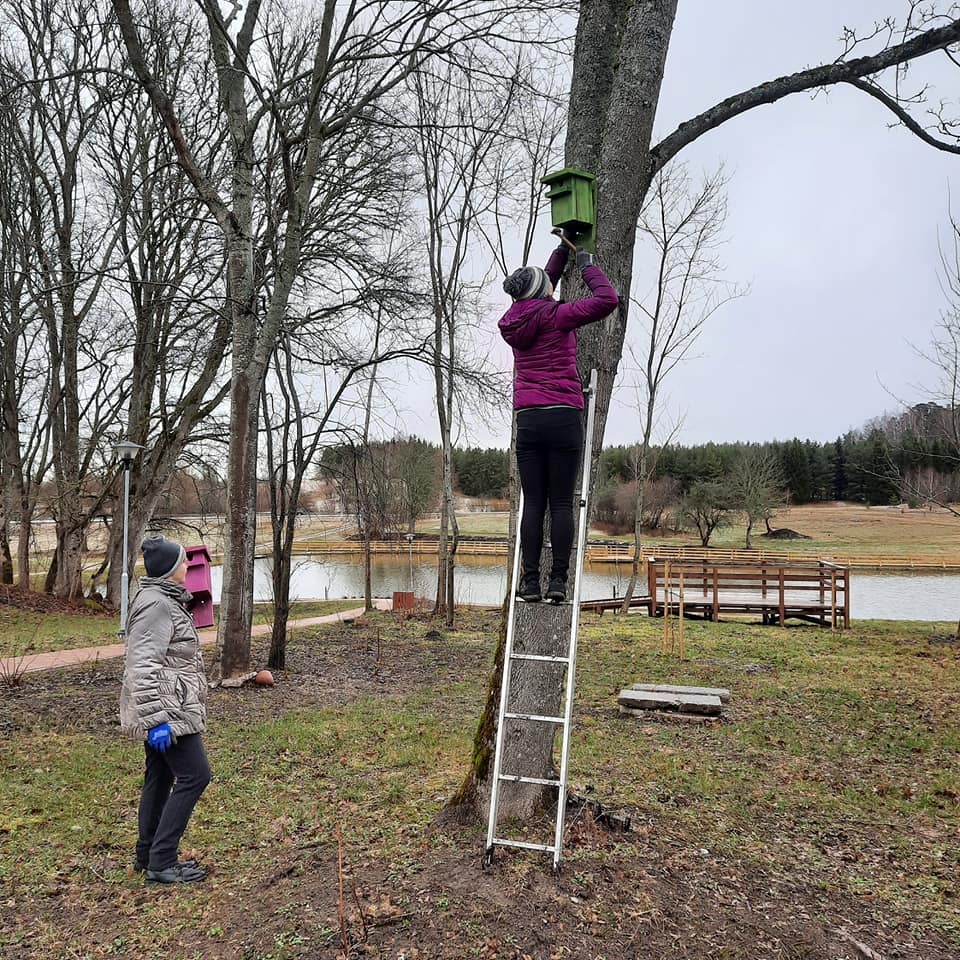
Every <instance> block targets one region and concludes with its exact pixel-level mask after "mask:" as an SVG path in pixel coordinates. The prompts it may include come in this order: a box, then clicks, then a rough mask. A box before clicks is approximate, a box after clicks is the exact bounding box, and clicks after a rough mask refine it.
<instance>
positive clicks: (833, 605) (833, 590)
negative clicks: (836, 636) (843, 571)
mask: <svg viewBox="0 0 960 960" xmlns="http://www.w3.org/2000/svg"><path fill="white" fill-rule="evenodd" d="M836 629H837V571H836V569H831V570H830V630H831V632H833V631H835V630H836Z"/></svg>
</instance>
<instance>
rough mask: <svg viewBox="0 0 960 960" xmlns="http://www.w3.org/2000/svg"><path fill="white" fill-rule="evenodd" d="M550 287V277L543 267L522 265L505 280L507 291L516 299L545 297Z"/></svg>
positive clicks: (504, 286) (504, 285) (504, 284)
mask: <svg viewBox="0 0 960 960" xmlns="http://www.w3.org/2000/svg"><path fill="white" fill-rule="evenodd" d="M549 288H550V278H549V277H548V276H547V271H546V270H544V269H543V268H542V267H521V268H520V269H519V270H514V271H513V273H511V274H510V276H509V277H507V279H506V280H504V281H503V289H504V292H505V293H509V294H510V296H511V297H513V299H514V300H535V299H537V298H538V297H545V296H546V295H547V290H548V289H549Z"/></svg>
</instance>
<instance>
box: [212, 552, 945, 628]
mask: <svg viewBox="0 0 960 960" xmlns="http://www.w3.org/2000/svg"><path fill="white" fill-rule="evenodd" d="M221 572H222V571H221V568H220V567H214V568H213V571H212V580H213V593H214V600H215V601H217V600H219V597H220V584H221ZM627 573H628V567H627V566H625V565H622V564H611V563H597V564H587V567H586V568H585V569H584V574H583V583H582V584H581V589H580V593H581V597H582V599H584V600H599V599H604V598H607V597H619V596H623V591H624V588H625V586H626V582H627ZM436 580H437V566H436V563H430V562H426V561H423V560H422V558H417V557H414V559H413V564H412V567H411V564H410V562H409V561H408V560H402V559H399V558H397V557H395V556H389V557H385V556H380V557H375V558H374V563H373V593H374V595H375V596H380V597H389V596H391V595H392V594H393V592H394V591H395V590H411V589H412V590H413V592H414V593H415V594H416V595H417V596H420V597H433V596H435V594H436ZM506 588H507V581H506V563H505V562H504V560H503V559H502V558H497V557H464V558H461V559H460V561H459V563H458V565H457V579H456V596H457V602H458V603H476V604H499V603H501V602H502V601H503V597H504V593H505V591H506ZM640 592H643V593H646V586H645V585H643V587H642V590H641V591H640ZM362 595H363V565H362V563H361V562H360V561H359V559H353V558H347V557H326V556H324V557H297V558H295V571H294V574H293V578H292V583H291V599H294V600H334V599H338V598H341V597H360V596H362ZM254 597H255V599H256V600H258V601H264V600H270V599H271V589H270V561H269V560H258V561H257V564H256V570H255V582H254ZM850 615H851V617H852V618H853V619H855V620H947V621H951V620H957V618H958V617H960V575H957V574H931V573H923V574H912V573H898V574H891V573H873V572H868V571H857V570H855V571H853V572H852V573H851V575H850Z"/></svg>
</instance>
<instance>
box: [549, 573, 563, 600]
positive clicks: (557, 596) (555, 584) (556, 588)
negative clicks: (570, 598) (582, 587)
mask: <svg viewBox="0 0 960 960" xmlns="http://www.w3.org/2000/svg"><path fill="white" fill-rule="evenodd" d="M547 599H548V600H552V601H553V602H554V603H563V602H564V601H565V600H566V599H567V581H566V580H561V579H560V578H559V577H551V578H550V583H549V585H548V586H547Z"/></svg>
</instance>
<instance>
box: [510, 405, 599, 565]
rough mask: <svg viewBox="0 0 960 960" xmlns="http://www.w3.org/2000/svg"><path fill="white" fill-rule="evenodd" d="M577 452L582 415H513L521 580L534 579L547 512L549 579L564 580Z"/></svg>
mask: <svg viewBox="0 0 960 960" xmlns="http://www.w3.org/2000/svg"><path fill="white" fill-rule="evenodd" d="M582 450H583V411H582V410H578V409H576V408H575V407H528V408H526V409H524V410H520V411H518V412H517V469H518V471H519V473H520V486H521V487H522V488H523V516H522V517H521V518H520V552H521V555H522V558H523V573H524V577H531V578H533V577H539V572H540V552H541V550H542V549H543V519H544V516H545V515H546V512H547V507H549V508H550V550H551V552H552V554H553V566H552V568H551V570H550V576H551V577H557V578H559V579H561V580H563V581H566V579H567V569H568V567H569V566H570V549H571V548H572V547H573V492H574V487H575V486H576V483H577V468H578V467H579V465H580V457H581V454H582Z"/></svg>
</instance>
